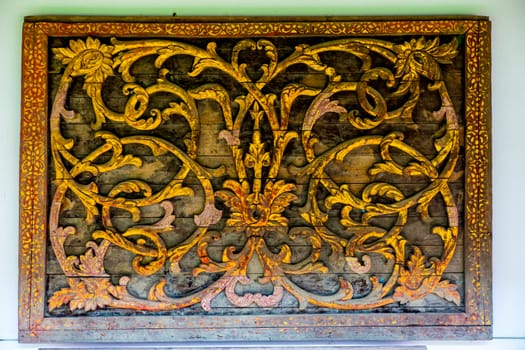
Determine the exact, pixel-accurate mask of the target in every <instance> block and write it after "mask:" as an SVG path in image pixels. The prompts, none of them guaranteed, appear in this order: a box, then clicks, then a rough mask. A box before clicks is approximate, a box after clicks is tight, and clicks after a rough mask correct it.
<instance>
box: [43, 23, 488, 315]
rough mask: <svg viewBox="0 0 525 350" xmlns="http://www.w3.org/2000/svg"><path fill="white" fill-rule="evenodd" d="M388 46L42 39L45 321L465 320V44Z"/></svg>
mask: <svg viewBox="0 0 525 350" xmlns="http://www.w3.org/2000/svg"><path fill="white" fill-rule="evenodd" d="M459 26H460V27H461V24H459ZM396 34H397V35H394V36H391V35H372V36H368V35H363V34H361V35H356V36H352V35H350V36H331V35H326V36H319V35H312V36H307V35H299V36H287V35H284V34H282V35H275V33H272V34H271V35H266V36H265V35H260V36H250V37H246V38H243V37H239V36H238V35H235V36H232V37H228V36H217V37H206V36H196V37H191V36H185V37H184V38H169V37H166V36H162V35H152V36H149V35H148V36H146V37H142V36H136V37H135V36H126V35H124V36H118V35H99V36H97V35H94V34H93V36H86V35H79V36H77V37H72V36H67V35H66V36H64V35H50V36H49V37H48V41H47V44H48V46H47V48H46V50H47V51H46V54H47V56H48V70H47V72H46V74H47V80H48V86H47V89H48V91H49V93H48V95H47V96H48V100H47V104H48V106H49V111H48V113H49V116H48V130H47V132H48V133H47V135H46V138H47V140H48V143H47V144H48V149H47V151H46V152H47V157H46V159H47V162H48V163H47V165H46V169H47V179H48V185H47V189H46V193H47V204H46V208H47V210H48V214H47V215H48V222H46V228H47V240H46V247H45V253H44V255H45V261H46V263H45V267H44V269H43V270H42V273H43V276H45V277H44V279H45V291H44V293H43V295H44V300H43V301H44V304H43V306H42V307H43V309H42V311H43V313H44V316H45V317H46V318H48V319H50V320H51V319H53V318H56V319H60V318H63V317H66V318H67V317H73V318H78V317H87V318H90V317H94V318H97V317H100V318H101V319H105V317H118V316H138V315H144V314H147V315H149V316H159V317H162V316H166V315H173V316H175V315H177V316H202V317H205V318H206V317H214V316H221V317H222V316H232V317H235V316H256V317H258V316H260V315H304V314H306V315H310V314H312V315H316V314H326V315H345V314H347V315H349V317H354V316H355V317H356V320H357V319H358V318H359V317H361V316H363V317H364V315H367V317H368V316H370V317H372V318H374V317H375V315H386V314H389V315H396V314H398V315H417V317H419V315H427V314H428V315H434V316H435V317H438V318H439V317H445V318H446V317H452V318H453V317H454V315H456V314H457V315H464V314H469V313H470V312H471V310H473V309H472V307H473V306H472V305H473V304H472V303H471V302H469V298H472V297H473V296H475V294H472V288H474V289H475V288H476V287H473V286H472V285H473V283H474V282H472V281H475V280H476V279H477V278H479V276H480V274H479V273H477V275H476V277H475V278H474V279H473V277H471V276H472V274H473V271H474V270H473V267H472V265H471V264H476V262H475V261H474V260H472V259H474V258H473V255H472V254H473V253H472V252H473V250H472V249H475V248H473V247H474V246H473V243H472V237H473V236H472V230H473V229H474V228H475V227H474V226H473V225H472V219H471V218H472V217H474V216H475V217H476V218H478V217H480V214H479V210H480V209H479V208H478V207H476V208H474V207H473V205H474V204H472V203H473V202H472V201H473V199H474V198H481V197H476V196H478V195H480V194H483V193H484V192H482V191H481V192H476V193H475V194H473V192H472V190H471V188H472V186H474V187H475V186H476V185H475V184H474V185H473V184H472V181H473V180H472V178H471V177H472V176H477V175H476V174H477V173H476V171H478V169H481V168H480V167H481V166H479V167H478V166H477V165H476V166H477V167H478V168H475V169H474V168H473V164H474V163H473V159H474V157H475V155H474V153H472V147H481V146H480V145H479V144H476V146H473V145H474V143H472V141H471V140H470V139H469V137H470V136H469V135H470V134H469V132H470V133H471V132H472V131H470V130H472V128H474V127H475V126H473V122H472V120H471V119H472V118H473V117H472V116H473V115H474V114H473V112H472V103H473V102H472V101H470V100H467V94H466V93H465V91H466V90H467V83H466V81H467V80H468V79H469V77H470V78H472V79H473V77H472V75H468V74H466V73H465V70H466V69H467V68H466V64H467V65H468V64H469V60H470V58H469V57H470V56H469V55H470V54H471V53H470V51H469V50H471V49H469V46H468V44H467V40H469V38H471V37H470V36H469V35H470V34H465V33H464V32H452V31H451V32H447V33H446V34H441V35H440V34H439V33H437V32H433V31H431V32H429V33H425V34H423V35H414V34H403V33H402V32H399V33H396ZM465 62H467V63H465ZM469 96H470V95H469ZM469 118H470V119H469ZM481 123H483V122H480V124H479V125H481ZM469 147H470V148H469ZM483 147H484V146H483ZM469 152H470V153H469ZM476 154H477V153H476ZM476 164H477V163H476ZM473 169H474V170H475V171H473ZM483 176H485V175H483ZM476 181H477V180H476ZM476 200H477V199H476ZM469 201H470V202H469ZM472 213H477V214H475V215H474V216H473V214H472ZM380 317H383V316H380ZM389 317H390V316H389ZM432 317H433V316H432ZM476 317H477V316H476ZM378 320H380V322H383V321H384V320H385V318H382V319H379V318H378ZM388 320H389V321H388V322H390V318H388ZM407 320H408V319H407ZM472 321H473V322H477V319H472ZM356 322H357V321H356ZM394 322H396V323H397V321H395V320H394V319H392V324H394ZM439 322H440V324H446V323H447V322H448V321H439ZM416 323H419V324H421V325H423V324H425V321H424V318H421V319H419V318H418V321H417V322H416ZM459 324H462V325H463V324H464V323H461V322H460V323H459ZM475 324H476V325H477V324H478V323H475Z"/></svg>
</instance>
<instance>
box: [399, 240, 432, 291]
mask: <svg viewBox="0 0 525 350" xmlns="http://www.w3.org/2000/svg"><path fill="white" fill-rule="evenodd" d="M407 268H408V269H404V268H403V269H401V271H400V277H399V280H398V282H399V284H400V285H402V286H405V287H407V288H409V289H413V290H415V289H417V288H419V287H420V285H421V282H422V281H423V279H424V277H425V275H426V274H425V256H424V255H423V253H422V252H421V249H419V248H418V247H414V252H413V254H412V255H411V256H410V260H409V261H408V262H407Z"/></svg>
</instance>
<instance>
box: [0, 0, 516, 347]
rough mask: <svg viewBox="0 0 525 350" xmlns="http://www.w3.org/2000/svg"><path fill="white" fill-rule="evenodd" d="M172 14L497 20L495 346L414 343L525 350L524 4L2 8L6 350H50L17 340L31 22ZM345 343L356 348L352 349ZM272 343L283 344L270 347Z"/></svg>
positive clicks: (0, 315)
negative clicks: (25, 51)
mask: <svg viewBox="0 0 525 350" xmlns="http://www.w3.org/2000/svg"><path fill="white" fill-rule="evenodd" d="M173 12H176V13H177V15H179V16H184V15H217V16H219V15H221V16H222V15H271V16H274V15H348V16H351V15H447V14H464V15H483V16H489V17H490V19H491V21H492V87H493V90H492V102H493V109H492V114H493V127H492V146H493V207H494V211H493V270H494V275H493V284H494V286H493V288H494V296H493V303H494V337H495V339H494V340H492V341H485V342H451V341H447V339H443V341H433V342H416V343H407V344H426V345H427V346H428V349H429V350H450V349H464V350H471V349H485V350H495V349H505V350H513V349H525V302H524V299H525V269H524V268H523V265H524V264H525V232H524V231H525V230H524V226H523V223H524V220H523V218H524V216H525V203H523V198H525V176H524V174H525V112H524V110H525V107H524V103H525V87H524V83H525V82H524V80H525V0H479V1H476V0H464V1H459V0H412V1H410V0H399V1H388V0H322V1H319V0H264V1H247V0H245V1H242V0H191V1H173V0H89V1H74V0H0V23H1V25H0V31H1V35H0V145H1V147H2V151H1V152H2V156H1V158H0V159H1V160H2V163H1V167H2V169H1V171H0V223H1V226H0V242H1V243H0V278H1V284H0V340H1V341H0V349H37V348H39V347H45V345H44V344H40V345H19V344H18V343H17V341H16V339H17V302H18V298H17V283H18V156H19V152H18V148H19V133H20V125H19V124H20V66H21V64H20V61H21V58H20V57H21V54H20V53H21V49H20V47H21V33H22V23H23V18H24V16H29V15H133V16H135V15H166V16H171V15H172V13H173ZM522 127H523V128H522ZM344 344H346V345H356V344H353V343H351V342H350V341H349V342H346V343H344ZM344 344H343V343H341V342H339V343H329V344H325V345H332V346H339V345H344ZM187 345H189V344H186V346H187ZM194 345H195V344H194ZM216 345H217V346H218V345H219V344H216ZM229 345H232V344H229ZM252 345H256V344H252ZM258 345H259V346H261V344H258ZM269 345H270V346H271V345H278V344H265V346H269ZM280 345H281V346H282V345H283V344H280ZM288 345H290V344H288ZM315 345H317V346H320V345H323V343H318V344H315ZM357 345H365V344H362V343H361V344H357ZM47 346H48V347H49V346H50V345H49V344H48V345H47ZM170 346H173V344H170ZM304 347H307V345H306V344H302V346H301V348H304Z"/></svg>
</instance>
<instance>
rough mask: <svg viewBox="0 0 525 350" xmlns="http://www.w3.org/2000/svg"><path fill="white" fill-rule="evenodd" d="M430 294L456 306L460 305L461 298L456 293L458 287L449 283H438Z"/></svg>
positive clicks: (444, 281) (445, 281)
mask: <svg viewBox="0 0 525 350" xmlns="http://www.w3.org/2000/svg"><path fill="white" fill-rule="evenodd" d="M432 293H434V294H436V295H437V296H439V297H441V298H443V299H445V300H448V301H451V302H453V303H454V304H456V305H459V304H460V300H461V297H460V295H459V292H458V286H457V285H455V284H452V283H450V281H447V280H443V281H441V282H439V284H438V285H437V286H436V288H435V289H434V290H433V291H432Z"/></svg>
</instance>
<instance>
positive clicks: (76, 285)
mask: <svg viewBox="0 0 525 350" xmlns="http://www.w3.org/2000/svg"><path fill="white" fill-rule="evenodd" d="M69 283H70V288H62V289H61V290H59V291H58V292H56V293H55V294H53V296H52V297H51V298H50V299H49V309H50V311H53V310H54V309H56V308H57V307H60V306H62V305H65V304H69V308H70V309H71V311H74V310H77V309H78V310H84V311H92V310H96V309H97V308H101V307H105V306H107V305H109V304H111V302H112V301H113V300H114V296H115V295H117V294H118V293H117V290H116V288H115V286H113V285H112V284H111V282H110V281H109V280H108V279H100V278H83V279H76V278H74V279H70V280H69Z"/></svg>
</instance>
